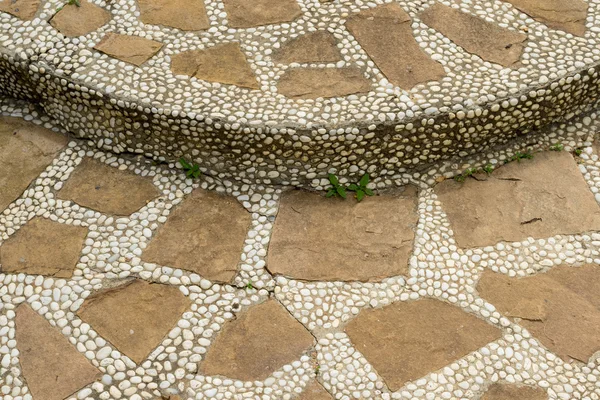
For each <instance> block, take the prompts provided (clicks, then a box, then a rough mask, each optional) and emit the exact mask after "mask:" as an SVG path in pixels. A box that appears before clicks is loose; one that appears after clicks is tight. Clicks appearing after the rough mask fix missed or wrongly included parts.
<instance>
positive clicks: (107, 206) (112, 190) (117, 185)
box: [58, 157, 160, 215]
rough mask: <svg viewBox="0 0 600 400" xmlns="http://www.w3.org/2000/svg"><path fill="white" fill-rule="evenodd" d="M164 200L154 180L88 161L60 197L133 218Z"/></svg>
mask: <svg viewBox="0 0 600 400" xmlns="http://www.w3.org/2000/svg"><path fill="white" fill-rule="evenodd" d="M158 196H160V191H159V190H158V188H157V187H156V186H154V184H153V183H152V179H151V178H146V177H141V176H139V175H136V174H134V173H133V172H131V171H128V170H125V171H122V170H120V169H118V168H114V167H111V166H109V165H106V164H105V163H103V162H101V161H98V160H95V159H92V158H88V157H86V158H84V159H83V160H82V161H81V164H79V166H77V167H76V168H75V171H73V173H72V174H71V177H70V178H69V179H68V180H67V182H66V183H65V185H64V186H63V188H62V189H61V190H60V191H59V192H58V197H59V198H61V199H63V200H71V201H74V202H75V203H77V204H79V205H80V206H83V207H87V208H90V209H92V210H96V211H100V212H103V213H108V214H114V215H130V214H132V213H134V212H136V211H138V210H139V209H140V208H142V207H143V206H145V205H146V204H147V203H148V202H149V201H151V200H154V199H155V198H156V197H158Z"/></svg>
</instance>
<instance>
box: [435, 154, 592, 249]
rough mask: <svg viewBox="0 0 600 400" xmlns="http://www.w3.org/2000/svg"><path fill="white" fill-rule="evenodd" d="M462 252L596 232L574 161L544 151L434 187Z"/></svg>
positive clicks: (589, 201) (589, 196)
mask: <svg viewBox="0 0 600 400" xmlns="http://www.w3.org/2000/svg"><path fill="white" fill-rule="evenodd" d="M435 192H436V194H437V195H438V198H439V200H440V201H441V202H442V208H443V209H444V211H445V212H446V214H447V215H448V219H449V220H450V224H451V226H452V229H453V231H454V234H455V237H456V242H457V243H458V245H459V246H460V247H463V248H470V247H483V246H488V245H493V244H495V243H498V242H501V241H507V242H516V241H520V240H523V239H526V238H528V237H534V238H547V237H551V236H555V235H558V234H565V235H566V234H577V233H581V232H588V231H594V230H600V207H599V206H598V203H597V202H596V200H595V199H594V196H593V194H592V192H591V191H590V189H589V187H588V185H587V184H586V182H585V180H584V179H583V176H582V174H581V172H580V171H579V169H578V167H577V164H576V162H575V160H574V159H573V157H572V156H571V155H570V154H569V153H567V152H544V153H537V154H535V155H534V158H533V159H532V160H522V161H520V162H512V163H509V164H507V165H505V166H503V167H501V168H498V169H497V170H495V171H494V172H493V173H492V174H491V175H490V176H489V177H485V176H478V177H477V179H473V178H469V179H467V180H466V181H465V182H464V183H458V182H455V181H452V180H446V181H444V182H442V183H440V184H439V185H437V186H436V187H435Z"/></svg>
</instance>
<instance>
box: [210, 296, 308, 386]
mask: <svg viewBox="0 0 600 400" xmlns="http://www.w3.org/2000/svg"><path fill="white" fill-rule="evenodd" d="M314 344H315V343H314V338H313V336H312V335H311V334H310V333H309V332H308V331H307V330H306V328H304V326H302V324H300V322H298V321H296V320H295V319H294V318H293V317H292V316H291V315H290V314H289V313H288V312H287V311H286V309H285V308H284V307H283V306H282V305H281V304H279V302H278V301H276V300H272V299H271V300H267V301H266V302H264V303H262V304H259V305H256V306H252V307H250V308H249V309H248V310H247V311H245V312H243V313H241V314H239V315H238V316H237V318H236V319H235V320H233V321H229V322H226V323H225V325H224V326H223V327H222V329H221V332H220V333H219V334H218V335H217V337H216V338H215V340H214V342H213V344H212V345H211V346H210V348H209V350H208V353H207V354H206V358H205V359H204V361H202V362H201V363H200V366H199V367H200V373H201V374H203V375H207V376H225V377H227V378H231V379H240V380H243V381H262V380H264V379H266V378H267V377H269V375H271V374H272V373H273V372H275V371H276V370H278V369H280V368H281V367H283V366H284V365H286V364H290V363H292V362H293V361H296V360H299V359H300V357H301V356H302V354H304V353H305V352H306V351H308V350H309V349H310V348H311V347H312V346H313V345H314Z"/></svg>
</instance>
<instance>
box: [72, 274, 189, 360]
mask: <svg viewBox="0 0 600 400" xmlns="http://www.w3.org/2000/svg"><path fill="white" fill-rule="evenodd" d="M190 305H191V301H190V300H189V299H188V298H187V297H185V296H184V295H183V294H182V293H181V292H180V291H179V289H178V288H177V287H176V286H167V285H161V284H153V283H148V282H146V281H142V280H138V279H135V280H132V281H131V282H128V283H126V284H124V285H121V286H118V287H115V288H111V289H105V290H101V291H99V292H96V293H94V294H92V295H91V296H90V297H88V298H87V299H86V300H85V301H84V302H83V304H82V306H81V308H80V309H79V310H78V311H77V315H78V316H79V317H80V318H81V319H82V320H83V321H85V322H87V323H88V324H90V325H91V326H92V328H94V329H95V330H96V332H98V333H99V334H100V335H101V336H102V337H104V338H105V339H107V340H108V341H110V342H111V343H112V344H113V345H114V346H116V347H117V348H118V349H119V351H121V352H123V353H124V354H125V355H127V357H129V358H131V359H132V360H133V361H135V362H136V363H137V364H140V363H141V362H142V361H144V360H145V359H146V357H147V356H148V354H149V353H150V352H151V351H152V350H154V348H156V346H158V345H159V344H160V343H161V341H162V339H163V338H164V337H165V335H166V334H167V333H168V332H169V330H170V329H171V328H173V327H174V326H175V325H176V324H177V321H179V319H180V318H181V315H182V314H183V313H184V312H185V310H187V309H188V308H189V307H190Z"/></svg>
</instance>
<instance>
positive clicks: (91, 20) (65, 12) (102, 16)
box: [50, 0, 111, 37]
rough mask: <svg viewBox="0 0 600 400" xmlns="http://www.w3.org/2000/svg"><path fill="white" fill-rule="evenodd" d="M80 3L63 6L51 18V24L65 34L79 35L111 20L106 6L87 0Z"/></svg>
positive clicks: (85, 33)
mask: <svg viewBox="0 0 600 400" xmlns="http://www.w3.org/2000/svg"><path fill="white" fill-rule="evenodd" d="M79 4H80V5H79V6H77V5H75V4H66V5H65V6H63V8H61V9H60V11H58V12H57V13H56V14H54V16H53V17H52V19H50V24H51V25H52V26H53V27H54V28H55V29H56V30H57V31H59V32H60V33H62V34H63V35H65V36H68V37H77V36H83V35H87V34H88V33H90V32H93V31H95V30H96V29H98V28H100V27H102V26H104V25H106V24H107V23H108V21H110V19H111V15H110V12H108V11H107V10H105V9H104V8H102V7H99V6H97V5H95V4H94V3H91V2H89V1H87V0H79Z"/></svg>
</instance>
